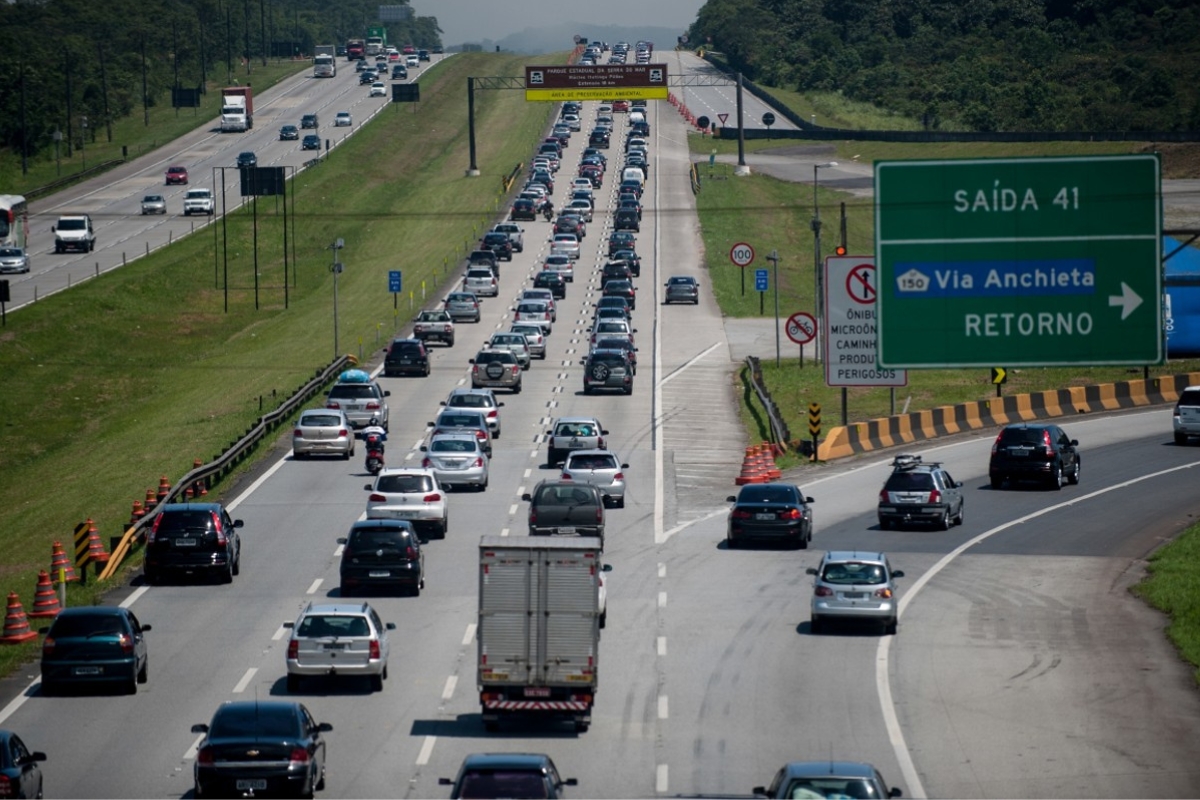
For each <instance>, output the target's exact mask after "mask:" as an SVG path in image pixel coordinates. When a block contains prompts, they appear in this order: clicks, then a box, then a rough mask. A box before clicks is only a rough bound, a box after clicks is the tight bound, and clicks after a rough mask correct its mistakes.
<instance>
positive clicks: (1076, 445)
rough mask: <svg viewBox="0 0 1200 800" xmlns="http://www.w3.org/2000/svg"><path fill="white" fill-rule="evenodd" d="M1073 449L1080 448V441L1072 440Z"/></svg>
mask: <svg viewBox="0 0 1200 800" xmlns="http://www.w3.org/2000/svg"><path fill="white" fill-rule="evenodd" d="M1071 447H1079V440H1078V439H1072V440H1071Z"/></svg>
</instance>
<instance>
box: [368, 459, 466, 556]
mask: <svg viewBox="0 0 1200 800" xmlns="http://www.w3.org/2000/svg"><path fill="white" fill-rule="evenodd" d="M363 488H364V489H365V490H367V491H368V492H370V495H368V496H367V519H402V520H407V521H408V522H410V523H412V526H413V528H414V529H415V530H416V531H417V532H418V533H420V532H421V531H422V530H424V531H428V532H429V533H431V534H432V535H434V536H436V537H437V538H439V539H444V538H445V537H446V529H447V527H448V526H449V519H448V517H447V511H446V493H445V492H443V491H442V486H441V484H440V483H438V479H437V476H436V475H435V474H434V473H433V470H430V469H384V470H382V471H381V472H380V473H379V474H378V475H377V476H375V481H374V483H368V484H366V485H365V486H364V487H363Z"/></svg>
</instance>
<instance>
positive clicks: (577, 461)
mask: <svg viewBox="0 0 1200 800" xmlns="http://www.w3.org/2000/svg"><path fill="white" fill-rule="evenodd" d="M616 468H617V458H616V456H614V455H611V454H608V453H601V454H595V455H593V454H588V455H582V456H578V455H571V456H567V469H616Z"/></svg>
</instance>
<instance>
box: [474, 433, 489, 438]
mask: <svg viewBox="0 0 1200 800" xmlns="http://www.w3.org/2000/svg"><path fill="white" fill-rule="evenodd" d="M475 438H476V439H486V438H487V433H486V432H485V431H475Z"/></svg>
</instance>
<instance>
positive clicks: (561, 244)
mask: <svg viewBox="0 0 1200 800" xmlns="http://www.w3.org/2000/svg"><path fill="white" fill-rule="evenodd" d="M550 254H551V255H555V254H561V255H565V256H570V257H571V258H572V259H575V260H576V261H578V260H579V237H578V236H576V235H575V234H573V233H556V234H554V238H553V239H551V240H550Z"/></svg>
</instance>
